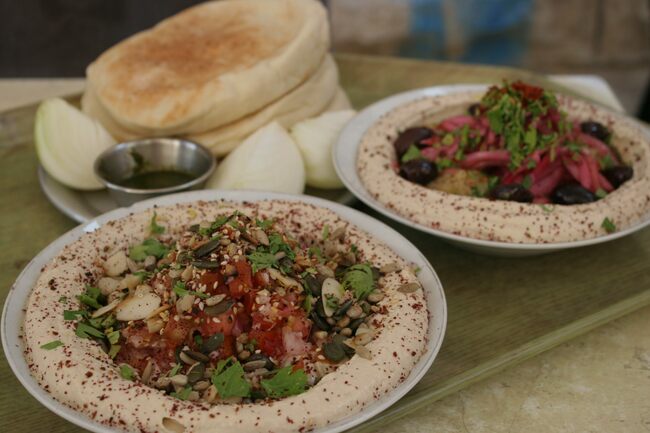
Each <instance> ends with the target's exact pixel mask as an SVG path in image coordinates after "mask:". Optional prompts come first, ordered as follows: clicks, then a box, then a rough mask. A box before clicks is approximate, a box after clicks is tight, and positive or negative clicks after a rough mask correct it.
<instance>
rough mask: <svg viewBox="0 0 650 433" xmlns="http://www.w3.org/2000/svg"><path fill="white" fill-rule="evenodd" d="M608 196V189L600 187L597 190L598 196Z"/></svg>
mask: <svg viewBox="0 0 650 433" xmlns="http://www.w3.org/2000/svg"><path fill="white" fill-rule="evenodd" d="M606 196H607V191H605V190H604V189H602V188H598V189H597V190H596V197H598V198H604V197H606Z"/></svg>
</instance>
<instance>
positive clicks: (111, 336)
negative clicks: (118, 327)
mask: <svg viewBox="0 0 650 433" xmlns="http://www.w3.org/2000/svg"><path fill="white" fill-rule="evenodd" d="M106 338H107V339H108V342H109V343H111V345H115V344H117V342H118V341H120V331H112V332H109V333H108V334H106Z"/></svg>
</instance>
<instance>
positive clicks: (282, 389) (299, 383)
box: [261, 366, 307, 398]
mask: <svg viewBox="0 0 650 433" xmlns="http://www.w3.org/2000/svg"><path fill="white" fill-rule="evenodd" d="M261 384H262V388H264V391H266V395H267V396H269V397H271V398H282V397H288V396H290V395H297V394H300V393H302V392H304V391H305V390H306V389H307V375H306V374H305V372H304V371H303V370H302V369H301V368H299V369H297V370H296V371H292V367H291V366H288V367H284V368H281V369H280V370H278V372H277V373H276V374H275V376H273V378H271V379H263V380H262V381H261Z"/></svg>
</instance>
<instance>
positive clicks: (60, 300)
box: [59, 295, 68, 303]
mask: <svg viewBox="0 0 650 433" xmlns="http://www.w3.org/2000/svg"><path fill="white" fill-rule="evenodd" d="M59 302H61V303H65V302H68V297H67V296H65V295H61V297H60V298H59Z"/></svg>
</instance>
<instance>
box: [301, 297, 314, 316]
mask: <svg viewBox="0 0 650 433" xmlns="http://www.w3.org/2000/svg"><path fill="white" fill-rule="evenodd" d="M313 300H314V297H313V296H312V295H310V294H309V293H308V294H307V296H305V300H304V301H303V303H302V309H303V310H305V311H306V312H307V314H309V313H311V308H312V302H313Z"/></svg>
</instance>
